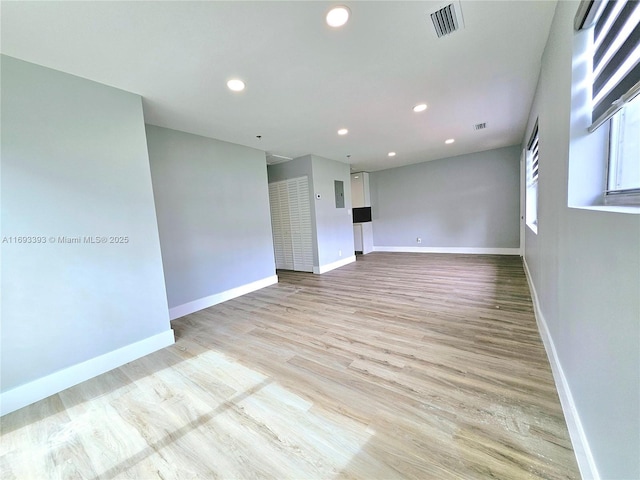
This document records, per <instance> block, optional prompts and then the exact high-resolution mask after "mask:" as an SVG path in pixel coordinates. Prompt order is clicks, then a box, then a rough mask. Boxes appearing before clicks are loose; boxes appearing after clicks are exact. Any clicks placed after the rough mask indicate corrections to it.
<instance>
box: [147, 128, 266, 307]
mask: <svg viewBox="0 0 640 480" xmlns="http://www.w3.org/2000/svg"><path fill="white" fill-rule="evenodd" d="M147 141H148V145H149V158H150V161H151V173H152V178H153V190H154V195H155V203H156V209H157V213H158V227H159V231H160V243H161V245H162V259H163V262H164V269H165V280H166V284H167V297H168V299H169V307H171V308H173V307H177V306H179V305H183V304H185V303H188V302H192V301H195V300H200V299H202V298H204V297H208V296H210V295H214V294H217V293H221V292H224V291H226V290H229V289H232V288H236V287H240V286H243V285H246V284H248V283H251V282H255V281H258V280H263V279H265V278H267V277H270V276H273V275H275V262H274V257H273V240H272V236H271V217H270V212H269V191H268V187H267V168H266V162H265V154H264V152H262V151H260V150H255V149H252V148H248V147H243V146H240V145H235V144H232V143H227V142H222V141H219V140H214V139H211V138H206V137H201V136H197V135H191V134H188V133H183V132H178V131H175V130H169V129H166V128H161V127H155V126H152V125H147Z"/></svg>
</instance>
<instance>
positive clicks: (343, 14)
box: [326, 6, 351, 27]
mask: <svg viewBox="0 0 640 480" xmlns="http://www.w3.org/2000/svg"><path fill="white" fill-rule="evenodd" d="M350 14H351V11H350V10H349V9H348V8H347V7H344V6H340V7H334V8H332V9H331V10H329V13H327V17H326V19H327V25H329V26H330V27H341V26H343V25H344V24H345V23H347V21H349V15H350Z"/></svg>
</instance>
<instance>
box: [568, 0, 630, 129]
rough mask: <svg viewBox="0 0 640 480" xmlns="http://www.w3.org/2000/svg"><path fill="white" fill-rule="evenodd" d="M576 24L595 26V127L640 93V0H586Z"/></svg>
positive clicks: (593, 108) (593, 106) (582, 27)
mask: <svg viewBox="0 0 640 480" xmlns="http://www.w3.org/2000/svg"><path fill="white" fill-rule="evenodd" d="M575 25H576V28H579V29H585V28H591V27H592V26H593V27H594V30H593V76H592V82H593V83H592V86H593V96H592V99H593V103H592V125H591V127H590V128H589V130H591V131H593V130H595V129H596V128H598V127H599V126H600V125H602V124H603V123H604V122H606V121H607V120H608V119H609V118H611V117H612V116H613V115H614V114H615V113H616V112H617V111H618V110H620V109H621V108H622V107H623V106H624V105H625V104H626V103H628V102H629V101H631V100H632V99H633V98H634V97H635V96H636V95H638V93H640V1H638V0H583V2H582V3H581V5H580V8H579V9H578V14H577V16H576V22H575Z"/></svg>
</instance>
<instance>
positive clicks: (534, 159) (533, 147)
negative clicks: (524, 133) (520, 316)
mask: <svg viewBox="0 0 640 480" xmlns="http://www.w3.org/2000/svg"><path fill="white" fill-rule="evenodd" d="M538 144H539V141H538V122H536V125H535V127H533V132H532V133H531V138H530V139H529V143H528V144H527V150H529V155H530V156H529V162H530V168H529V179H528V183H529V185H532V184H534V183H536V182H537V181H538V159H539V155H538Z"/></svg>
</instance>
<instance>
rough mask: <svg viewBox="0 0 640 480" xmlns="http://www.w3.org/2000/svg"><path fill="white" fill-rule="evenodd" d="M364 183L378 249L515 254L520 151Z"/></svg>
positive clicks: (455, 160)
mask: <svg viewBox="0 0 640 480" xmlns="http://www.w3.org/2000/svg"><path fill="white" fill-rule="evenodd" d="M369 178H370V187H371V212H372V218H373V244H374V246H375V247H376V248H377V249H380V248H381V247H387V248H392V249H393V248H395V249H403V248H405V249H406V248H424V249H429V248H433V247H435V248H444V249H447V248H449V249H450V248H454V249H455V248H458V249H465V248H466V249H476V250H479V251H488V252H490V251H492V250H490V249H493V250H496V249H503V250H504V249H511V250H513V251H511V250H506V251H509V252H510V253H515V254H517V253H518V252H517V250H516V249H518V248H519V245H520V233H519V225H520V223H519V218H520V193H519V192H520V149H519V147H517V146H515V147H507V148H500V149H497V150H489V151H485V152H478V153H472V154H469V155H461V156H459V157H452V158H447V159H443V160H434V161H430V162H424V163H419V164H416V165H408V166H406V167H400V168H392V169H389V170H382V171H378V172H373V173H371V174H370V177H369ZM418 237H420V238H421V240H422V242H421V243H420V244H418V243H417V241H416V239H417V238H418Z"/></svg>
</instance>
